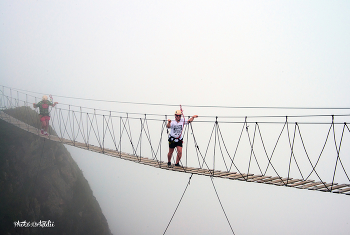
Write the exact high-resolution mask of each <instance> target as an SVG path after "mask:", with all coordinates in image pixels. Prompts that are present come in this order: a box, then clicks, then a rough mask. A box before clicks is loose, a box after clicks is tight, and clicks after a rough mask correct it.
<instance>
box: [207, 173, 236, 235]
mask: <svg viewBox="0 0 350 235" xmlns="http://www.w3.org/2000/svg"><path fill="white" fill-rule="evenodd" d="M210 180H211V183H212V184H213V187H214V190H215V193H216V196H217V198H218V200H219V203H220V206H221V209H222V211H223V212H224V214H225V217H226V220H227V222H228V225H229V226H230V228H231V231H232V233H233V235H235V232H234V231H233V229H232V226H231V223H230V220H229V219H228V217H227V215H226V212H225V209H224V207H223V205H222V203H221V200H220V197H219V194H218V192H217V191H216V188H215V184H214V181H213V176H210Z"/></svg>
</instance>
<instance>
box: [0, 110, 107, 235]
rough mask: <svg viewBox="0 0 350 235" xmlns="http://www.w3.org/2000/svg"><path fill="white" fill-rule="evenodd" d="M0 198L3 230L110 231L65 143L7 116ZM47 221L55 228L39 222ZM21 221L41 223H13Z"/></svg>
mask: <svg viewBox="0 0 350 235" xmlns="http://www.w3.org/2000/svg"><path fill="white" fill-rule="evenodd" d="M20 109H26V108H20ZM22 111H23V110H22ZM27 111H28V110H26V112H27ZM29 111H31V110H29ZM31 112H33V113H31V115H35V112H34V111H31ZM0 202H1V203H0V234H52V235H55V234H60V235H62V234H66V235H71V234H96V235H97V234H98V235H103V234H111V232H110V230H109V227H108V224H107V220H106V218H105V217H104V215H103V213H102V211H101V208H100V206H99V204H98V202H97V201H96V198H95V197H94V196H93V193H92V191H91V189H90V186H89V184H88V182H87V180H86V179H85V178H84V176H83V173H82V172H81V170H80V169H79V167H78V166H77V164H76V163H75V162H74V160H73V159H72V157H71V156H70V154H69V152H68V151H67V149H66V148H65V147H64V145H62V144H61V143H56V142H53V141H50V140H47V139H44V138H40V137H38V136H35V135H33V134H30V133H28V132H26V131H23V130H21V129H19V128H17V127H15V126H12V125H11V124H8V123H6V122H4V121H3V120H0ZM49 220H50V221H51V224H53V225H54V227H44V228H42V227H40V226H41V225H43V221H49ZM23 221H26V222H38V223H39V222H40V221H41V222H42V223H41V224H39V225H38V226H39V227H36V228H32V227H15V224H14V223H15V222H23Z"/></svg>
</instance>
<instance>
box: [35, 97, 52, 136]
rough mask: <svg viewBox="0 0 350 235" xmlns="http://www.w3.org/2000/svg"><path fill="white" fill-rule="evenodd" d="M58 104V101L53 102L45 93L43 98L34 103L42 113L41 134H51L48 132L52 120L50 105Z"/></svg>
mask: <svg viewBox="0 0 350 235" xmlns="http://www.w3.org/2000/svg"><path fill="white" fill-rule="evenodd" d="M56 104H58V103H57V102H55V103H52V102H51V101H49V100H48V98H47V96H46V95H44V96H43V99H42V100H41V101H40V102H39V103H37V104H35V103H33V107H34V108H39V111H40V114H39V117H40V122H41V130H40V132H41V134H42V135H47V136H48V135H49V134H48V133H47V130H48V128H49V121H50V112H49V106H52V107H55V105H56Z"/></svg>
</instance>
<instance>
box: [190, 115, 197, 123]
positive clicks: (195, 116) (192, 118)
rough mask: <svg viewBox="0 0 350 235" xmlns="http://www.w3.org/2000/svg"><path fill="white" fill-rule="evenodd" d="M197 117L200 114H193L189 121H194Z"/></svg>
mask: <svg viewBox="0 0 350 235" xmlns="http://www.w3.org/2000/svg"><path fill="white" fill-rule="evenodd" d="M197 117H198V115H193V116H192V117H191V118H190V119H188V123H190V122H193V120H194V119H195V118H197Z"/></svg>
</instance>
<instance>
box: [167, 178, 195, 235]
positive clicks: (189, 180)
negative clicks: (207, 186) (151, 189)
mask: <svg viewBox="0 0 350 235" xmlns="http://www.w3.org/2000/svg"><path fill="white" fill-rule="evenodd" d="M192 176H193V174H191V176H190V178H189V179H188V183H187V185H186V188H185V191H184V192H183V194H182V196H181V198H180V201H179V203H178V204H177V207H176V209H175V211H174V213H173V216H171V219H170V221H169V223H168V226H166V229H165V231H164V233H163V235H164V234H165V233H166V231H167V230H168V228H169V225H170V223H171V221H172V220H173V218H174V216H175V213H176V211H177V208H179V206H180V203H181V201H182V198H183V197H184V195H185V193H186V190H187V188H188V186H189V185H190V182H191V179H192Z"/></svg>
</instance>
